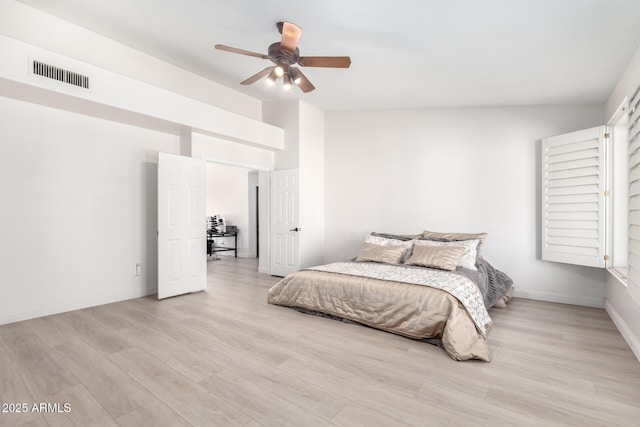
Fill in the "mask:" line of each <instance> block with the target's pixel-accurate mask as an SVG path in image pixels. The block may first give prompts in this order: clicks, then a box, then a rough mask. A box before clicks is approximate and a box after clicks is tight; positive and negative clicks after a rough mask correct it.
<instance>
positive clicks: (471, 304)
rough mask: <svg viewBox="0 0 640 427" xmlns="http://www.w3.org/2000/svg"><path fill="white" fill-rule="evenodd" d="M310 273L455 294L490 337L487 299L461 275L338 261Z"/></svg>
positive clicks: (321, 266)
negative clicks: (337, 275) (387, 282)
mask: <svg viewBox="0 0 640 427" xmlns="http://www.w3.org/2000/svg"><path fill="white" fill-rule="evenodd" d="M306 270H316V271H324V272H329V273H339V274H346V275H350V276H359V277H368V278H371V279H379V280H389V281H394V282H402V283H409V284H412V285H420V286H429V287H432V288H436V289H440V290H443V291H445V292H448V293H449V294H451V295H453V296H454V297H455V298H456V299H457V300H458V301H460V303H462V305H463V306H464V308H465V309H466V310H467V313H469V316H470V317H471V319H472V320H473V322H474V324H475V326H476V328H477V329H478V331H479V332H480V333H481V334H482V335H483V336H486V335H487V332H488V329H489V327H490V326H491V318H490V317H489V313H488V312H487V309H486V308H485V305H484V299H483V296H482V294H481V293H480V290H479V289H478V286H477V285H476V284H475V283H474V282H473V281H472V280H471V279H469V278H468V277H466V276H463V275H461V274H457V273H453V272H449V271H443V270H435V269H430V268H416V267H409V266H402V265H391V264H381V263H375V262H336V263H333V264H326V265H320V266H317V267H310V268H307V269H306Z"/></svg>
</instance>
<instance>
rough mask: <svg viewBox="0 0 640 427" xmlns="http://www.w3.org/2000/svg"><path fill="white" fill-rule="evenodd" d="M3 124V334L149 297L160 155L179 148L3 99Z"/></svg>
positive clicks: (168, 138) (170, 138)
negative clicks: (26, 323) (23, 324)
mask: <svg viewBox="0 0 640 427" xmlns="http://www.w3.org/2000/svg"><path fill="white" fill-rule="evenodd" d="M0 117H2V126H0V145H1V147H2V156H0V199H1V200H2V204H0V223H1V224H2V227H1V230H2V231H1V232H2V235H1V237H0V283H2V298H0V324H2V323H9V322H12V321H17V320H22V319H26V318H32V317H37V316H42V315H47V314H52V313H57V312H61V311H66V310H72V309H76V308H82V307H87V306H91V305H98V304H104V303H108V302H112V301H117V300H122V299H128V298H134V297H139V296H143V295H148V294H151V293H155V291H156V285H157V276H156V271H157V238H156V230H157V207H156V206H157V152H158V151H164V152H169V153H177V152H178V151H179V138H178V137H177V136H175V135H170V134H165V133H161V132H157V131H151V130H147V129H142V128H137V127H133V126H129V125H124V124H119V123H115V122H110V121H106V120H102V119H97V118H92V117H88V116H84V115H81V114H76V113H71V112H66V111H61V110H56V109H53V108H49V107H43V106H39V105H35V104H29V103H26V102H22V101H16V100H12V99H9V98H3V97H0ZM138 262H140V263H141V264H142V275H141V276H140V277H136V276H135V264H136V263H138Z"/></svg>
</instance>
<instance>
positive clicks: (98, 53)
mask: <svg viewBox="0 0 640 427" xmlns="http://www.w3.org/2000/svg"><path fill="white" fill-rule="evenodd" d="M0 34H4V35H6V36H9V37H12V38H15V39H18V40H23V41H25V42H27V43H30V44H33V45H35V46H39V47H42V48H45V49H48V50H52V51H54V52H58V53H60V54H62V55H66V56H69V57H71V58H75V59H77V60H79V61H84V62H86V63H88V64H92V65H95V66H97V67H100V68H102V69H104V70H109V71H113V72H115V73H118V74H121V75H123V76H127V77H131V78H133V79H136V80H140V81H144V82H147V83H150V84H152V85H154V86H158V87H162V88H164V89H167V90H170V91H173V92H176V93H179V94H181V95H185V96H187V97H189V98H192V99H197V100H199V101H203V102H206V103H209V104H212V105H217V106H218V107H221V108H224V109H225V110H228V111H233V112H235V113H238V114H242V115H244V116H246V117H250V118H253V119H256V120H260V119H261V115H262V110H261V109H262V103H261V102H260V100H258V99H255V98H252V97H250V96H247V95H245V94H243V93H240V92H238V91H235V90H232V89H229V88H228V87H225V86H223V85H220V84H218V83H215V82H212V81H211V80H207V79H205V78H204V77H201V76H198V75H196V74H193V73H191V72H188V71H186V70H183V69H180V68H178V67H176V66H174V65H172V64H169V63H167V62H165V61H162V60H160V59H158V58H155V57H153V56H150V55H148V54H146V53H144V52H141V51H138V50H135V49H132V48H130V47H128V46H126V45H124V44H121V43H118V42H116V41H114V40H111V39H108V38H106V37H103V36H100V35H98V34H96V33H93V32H91V31H89V30H87V29H85V28H82V27H80V26H77V25H74V24H71V23H69V22H66V21H64V20H62V19H60V18H57V17H55V16H52V15H49V14H46V13H44V12H42V11H40V10H38V9H34V8H31V7H29V6H26V5H24V4H21V3H19V2H16V1H13V0H2V1H1V2H0ZM211 54H213V53H211Z"/></svg>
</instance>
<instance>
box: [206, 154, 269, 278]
mask: <svg viewBox="0 0 640 427" xmlns="http://www.w3.org/2000/svg"><path fill="white" fill-rule="evenodd" d="M263 175H264V176H267V177H268V173H267V172H261V171H256V170H252V169H248V168H244V167H241V166H233V165H227V164H221V163H213V162H208V163H207V217H214V216H215V217H216V218H217V219H219V218H222V219H223V221H224V225H225V227H224V228H219V230H226V231H227V232H226V233H224V232H222V233H219V232H217V233H212V234H210V235H209V243H208V245H207V246H208V247H207V255H208V256H207V259H208V261H216V260H227V261H230V260H231V259H230V258H227V257H232V258H238V259H239V261H240V262H243V264H244V265H246V264H247V262H249V261H247V262H244V260H251V259H253V260H255V263H251V262H249V264H250V265H255V269H256V270H258V269H259V264H260V265H261V264H263V262H262V260H258V259H259V257H260V256H261V252H262V254H264V255H266V254H267V253H268V251H267V250H266V248H262V249H264V250H262V251H261V250H260V249H261V244H260V242H261V241H263V240H264V239H263V238H264V236H261V230H262V233H265V232H266V230H267V228H268V226H267V224H268V222H267V223H266V224H265V220H267V218H263V216H264V215H266V213H267V212H268V209H265V207H264V206H262V209H261V204H263V202H264V201H263V200H262V196H263V195H265V194H268V190H266V191H265V190H264V189H263V191H261V188H260V186H261V183H263V182H264V181H265V178H264V177H263ZM261 225H262V226H261ZM234 233H237V234H236V235H234ZM263 244H264V243H263ZM259 261H260V262H259Z"/></svg>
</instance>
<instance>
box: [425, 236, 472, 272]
mask: <svg viewBox="0 0 640 427" xmlns="http://www.w3.org/2000/svg"><path fill="white" fill-rule="evenodd" d="M413 243H414V245H416V246H462V247H463V248H465V250H464V252H463V253H462V256H461V257H460V259H459V260H458V267H462V268H467V269H469V270H474V271H478V269H477V268H476V259H477V258H478V244H479V243H480V239H473V240H462V241H459V242H437V241H434V240H414V241H413Z"/></svg>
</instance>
